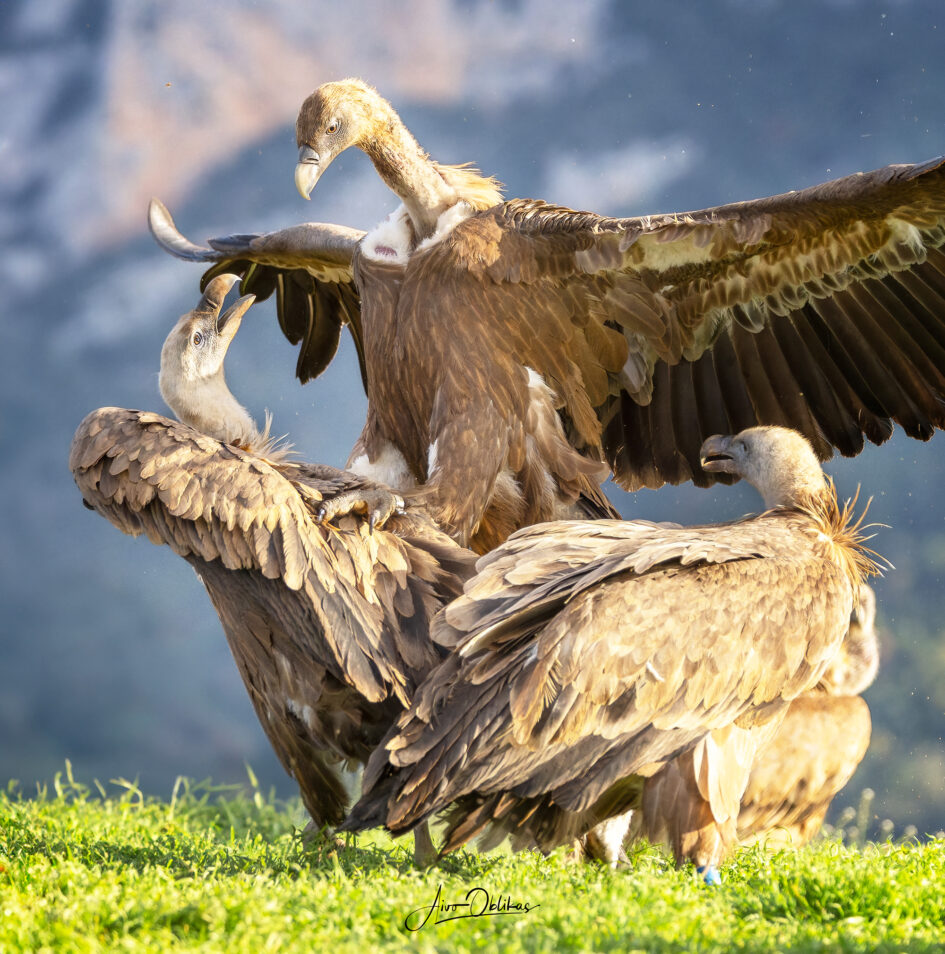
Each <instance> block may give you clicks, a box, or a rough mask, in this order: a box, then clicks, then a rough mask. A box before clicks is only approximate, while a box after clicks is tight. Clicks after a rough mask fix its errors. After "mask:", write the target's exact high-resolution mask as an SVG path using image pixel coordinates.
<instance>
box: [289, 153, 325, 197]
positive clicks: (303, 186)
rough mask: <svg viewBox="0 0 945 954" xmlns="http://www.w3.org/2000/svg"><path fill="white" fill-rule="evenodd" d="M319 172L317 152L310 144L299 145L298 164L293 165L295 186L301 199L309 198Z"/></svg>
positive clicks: (320, 171) (320, 168)
mask: <svg viewBox="0 0 945 954" xmlns="http://www.w3.org/2000/svg"><path fill="white" fill-rule="evenodd" d="M321 174H322V166H321V165H320V164H319V156H318V153H317V152H316V151H315V150H314V149H312V147H311V146H302V147H300V148H299V164H298V165H297V166H296V167H295V187H296V189H298V190H299V195H300V196H302V198H303V199H308V198H310V196H311V194H312V189H314V188H315V183H316V182H318V177H319V176H320V175H321Z"/></svg>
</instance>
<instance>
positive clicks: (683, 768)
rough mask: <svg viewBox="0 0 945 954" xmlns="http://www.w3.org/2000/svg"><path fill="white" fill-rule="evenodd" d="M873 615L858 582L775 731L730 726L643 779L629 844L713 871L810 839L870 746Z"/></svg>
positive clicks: (868, 593)
mask: <svg viewBox="0 0 945 954" xmlns="http://www.w3.org/2000/svg"><path fill="white" fill-rule="evenodd" d="M875 617H876V597H875V595H874V593H873V590H872V589H871V588H870V587H869V586H868V585H867V584H865V583H864V584H862V585H861V586H860V590H859V593H858V595H857V602H856V605H855V606H854V610H853V614H852V616H851V617H850V628H849V631H848V632H847V634H846V636H845V637H844V639H843V643H842V645H841V647H840V649H839V651H838V652H837V654H836V656H835V657H834V658H833V659H832V660H831V661H830V663H829V664H828V666H827V669H826V670H825V671H824V672H823V674H822V675H821V677H820V681H819V682H818V683H817V685H816V687H815V688H814V689H812V690H811V691H809V692H805V693H803V694H802V695H800V696H798V697H797V698H796V699H794V700H793V701H792V702H791V704H790V706H789V707H788V708H787V710H786V714H785V716H784V721H783V722H781V723H780V724H778V722H777V721H776V720H775V721H772V722H769V723H767V724H766V725H763V726H760V727H758V726H752V727H749V728H738V727H737V726H726V727H725V729H723V730H721V731H717V732H712V733H710V734H709V735H708V736H706V738H705V739H703V740H702V742H700V743H699V745H697V746H696V747H695V748H693V749H691V750H690V751H688V752H686V753H684V754H683V755H681V756H679V758H677V759H675V760H673V761H672V762H670V763H669V764H668V765H666V766H664V767H663V768H662V769H661V770H660V771H659V772H657V773H656V774H655V775H653V776H651V777H650V778H648V779H647V780H646V782H645V784H644V786H643V798H642V805H641V810H640V811H639V812H636V813H635V814H634V818H633V820H632V823H631V830H632V834H633V836H635V837H639V836H641V835H642V836H645V837H646V838H647V840H648V841H650V842H654V843H655V842H660V841H662V842H665V843H666V844H668V845H669V846H670V847H671V848H672V851H673V855H674V856H675V858H676V862H677V863H680V862H682V861H683V860H685V859H687V858H693V859H699V860H700V861H701V862H702V863H703V864H705V865H707V866H709V867H710V869H711V870H712V871H716V870H717V867H718V865H719V864H721V862H722V861H723V860H724V858H725V857H726V855H727V854H728V852H729V851H730V850H731V849H733V848H734V847H735V846H736V845H738V844H752V843H753V842H755V841H761V842H762V843H766V844H767V845H768V846H769V847H771V848H783V847H784V846H785V845H790V844H793V845H801V844H805V843H806V842H807V841H809V840H810V839H811V838H812V837H813V836H814V834H816V832H817V831H818V830H819V828H820V826H821V824H822V823H823V820H824V815H826V813H827V808H828V807H829V806H830V803H831V801H833V797H834V796H835V795H836V794H837V792H839V791H840V789H841V788H843V786H844V785H846V783H847V782H848V781H849V780H850V777H851V776H852V775H853V773H854V772H855V771H856V768H857V766H858V765H859V764H860V762H861V761H862V759H863V756H864V755H865V754H866V749H867V746H868V745H869V741H870V714H869V707H868V706H867V705H866V703H865V702H864V701H863V700H862V699H861V698H860V697H859V695H858V694H859V693H860V692H862V691H863V690H864V689H866V687H867V686H869V685H870V684H871V683H872V681H873V679H874V678H875V676H876V671H877V668H878V665H879V650H878V644H877V639H876V631H875V629H874V626H873V624H874V620H875ZM720 781H724V782H725V783H726V784H727V785H729V788H728V789H727V790H726V788H724V787H723V786H721V785H720V784H719V783H720ZM591 837H592V836H590V835H589V836H588V839H587V840H591Z"/></svg>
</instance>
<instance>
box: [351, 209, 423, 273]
mask: <svg viewBox="0 0 945 954" xmlns="http://www.w3.org/2000/svg"><path fill="white" fill-rule="evenodd" d="M412 240H413V229H412V228H411V227H410V219H409V218H408V216H407V209H406V208H405V207H404V206H403V205H400V206H398V207H397V208H396V209H394V211H393V212H391V214H390V215H388V216H387V218H386V219H384V221H383V222H381V224H380V225H378V226H375V227H374V229H372V230H371V231H370V232H368V234H367V235H365V236H364V238H363V239H361V254H362V255H363V256H364V257H365V258H369V259H372V260H373V261H375V262H387V263H388V264H390V265H406V264H407V260H408V259H409V258H410V243H411V241H412Z"/></svg>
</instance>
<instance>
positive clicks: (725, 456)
mask: <svg viewBox="0 0 945 954" xmlns="http://www.w3.org/2000/svg"><path fill="white" fill-rule="evenodd" d="M732 440H733V437H732V436H731V435H727V436H723V435H722V434H713V435H712V437H707V438H706V439H705V441H704V442H703V444H702V447H701V448H700V449H699V463H700V464H701V465H702V469H703V470H708V471H711V472H713V473H723V474H735V473H738V471H737V470H736V469H735V461H734V460H733V458H732V455H731V454H730V453H729V448H730V447H731V446H732Z"/></svg>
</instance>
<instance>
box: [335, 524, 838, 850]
mask: <svg viewBox="0 0 945 954" xmlns="http://www.w3.org/2000/svg"><path fill="white" fill-rule="evenodd" d="M798 519H802V518H798V517H789V516H785V515H783V514H781V515H770V516H768V517H762V518H759V519H758V520H756V521H752V522H746V523H744V524H737V525H732V526H727V527H715V528H672V527H658V526H655V525H652V524H649V525H639V524H630V525H629V526H628V527H627V530H626V533H627V540H626V541H624V540H622V539H621V532H622V531H621V527H622V526H624V525H621V524H620V523H619V522H617V521H603V522H602V523H603V524H604V525H605V526H604V527H597V528H595V530H593V531H592V530H591V528H590V525H582V524H578V525H577V527H576V529H575V525H573V524H568V523H564V524H557V525H555V524H550V525H546V527H545V528H544V530H543V531H542V532H543V533H545V534H547V538H548V539H547V547H545V546H534V547H532V548H530V549H527V548H524V547H523V548H522V550H521V551H520V552H519V553H517V554H515V555H514V556H510V558H509V559H505V558H504V555H500V556H498V557H497V556H494V555H491V554H490V555H489V556H487V557H484V558H483V559H482V560H481V561H480V563H479V569H478V573H477V576H476V577H475V578H474V579H473V580H472V581H471V582H470V584H468V587H467V590H466V592H465V594H464V595H463V596H462V597H460V599H458V600H456V601H454V603H452V604H451V605H450V607H448V609H447V610H446V611H445V613H444V614H443V615H441V616H440V617H438V620H437V623H436V625H435V633H436V637H437V639H439V640H440V641H441V642H443V643H444V645H448V646H452V647H455V650H454V652H453V653H451V654H450V656H448V657H447V659H446V660H445V661H444V662H443V663H442V664H441V665H440V666H439V667H438V668H437V669H436V670H434V671H433V673H431V674H430V676H429V677H428V678H427V679H426V680H425V682H424V683H423V685H422V686H421V687H420V688H419V689H418V691H417V695H416V698H415V700H414V703H413V705H412V707H411V709H410V710H409V711H408V712H407V713H405V714H404V716H403V717H402V718H401V719H400V721H399V723H398V725H397V726H396V727H395V729H393V730H392V731H391V733H389V734H388V737H387V739H386V741H385V743H384V744H382V745H381V746H379V747H378V749H377V750H376V752H375V753H374V755H373V756H372V757H371V760H370V762H369V764H368V769H367V772H366V774H365V781H364V788H365V793H366V794H365V796H364V798H362V801H361V802H360V803H359V804H358V805H357V806H355V808H354V809H353V810H352V815H351V821H350V822H349V824H351V826H352V827H359V826H361V825H364V826H367V825H370V824H372V823H373V824H376V823H382V822H383V823H386V824H387V825H388V826H389V827H390V828H391V829H392V830H395V831H396V830H403V829H405V828H409V827H411V826H412V825H413V824H416V822H417V821H419V820H421V819H422V818H424V817H426V816H427V815H429V814H430V813H431V812H433V811H436V810H439V809H441V808H443V807H445V806H446V805H448V804H449V803H450V802H452V801H455V800H456V799H458V798H462V797H465V796H468V795H470V794H471V793H475V794H477V796H479V797H481V798H484V799H485V801H484V802H482V803H481V805H482V806H485V809H484V814H483V818H484V820H483V822H482V824H483V825H484V824H486V823H487V822H489V821H496V820H498V819H499V817H500V816H501V815H502V813H503V812H511V811H514V810H515V809H516V808H517V807H518V804H519V803H520V802H521V800H529V799H548V800H550V802H551V803H553V805H554V806H556V807H557V808H558V809H562V810H564V811H567V812H584V811H587V810H589V809H592V808H593V807H594V806H595V804H596V803H598V804H599V801H598V800H599V799H602V798H604V799H606V798H607V793H608V790H609V789H610V788H611V787H612V786H615V785H618V784H619V783H620V782H621V781H622V780H624V779H626V778H627V777H628V776H631V775H635V774H636V775H648V774H652V773H653V772H654V771H656V769H657V768H658V767H659V765H660V764H661V763H663V762H665V761H667V760H669V759H671V758H674V757H675V756H676V755H677V754H679V753H680V752H681V751H684V750H685V749H686V748H688V747H691V746H692V745H694V744H695V743H696V742H698V741H699V739H701V738H702V737H703V736H705V734H706V733H707V732H710V731H712V730H713V729H720V728H723V727H725V726H728V725H730V724H731V723H733V722H735V723H736V724H739V725H741V724H743V723H744V724H745V725H751V724H753V723H754V722H755V721H759V720H760V721H762V722H764V721H766V720H767V719H768V718H772V717H774V716H776V715H777V713H778V712H779V711H781V710H782V709H783V708H784V706H785V705H786V700H788V699H790V698H792V697H794V696H796V695H797V694H798V693H800V692H802V691H804V690H805V689H806V688H808V687H809V686H810V685H812V684H813V682H814V681H816V679H817V677H818V675H819V673H820V671H822V669H823V667H824V666H825V665H826V663H827V661H828V660H829V658H830V657H831V655H832V654H833V653H835V652H836V650H837V646H838V645H839V642H840V639H841V638H842V635H843V633H844V632H845V630H846V624H847V621H848V619H849V613H850V608H851V605H852V586H851V584H850V582H849V579H847V578H845V577H844V576H843V575H842V571H840V570H838V569H837V568H836V567H835V566H833V565H832V564H830V563H829V562H828V561H825V560H824V559H822V558H821V557H819V556H817V555H816V554H815V553H814V552H813V550H812V549H811V547H812V544H811V542H810V541H811V540H812V538H811V537H810V536H809V535H808V534H806V533H804V532H802V531H801V530H799V529H798V526H797V525H796V523H794V522H792V521H796V520H798ZM539 532H540V531H539V529H538V528H536V529H535V530H530V531H525V532H524V533H523V534H522V535H519V537H517V538H512V540H511V541H510V544H511V545H512V546H513V547H514V545H515V544H516V543H517V542H521V540H522V537H523V536H525V535H528V534H531V535H533V536H536V537H537V535H538V534H539ZM572 532H573V533H574V539H575V541H576V544H575V546H574V547H573V548H572V549H570V550H569V547H568V542H567V541H568V538H569V535H570V534H571V533H572ZM592 532H593V534H594V536H593V547H592V549H593V551H595V552H596V557H595V558H593V559H592V560H591V561H590V562H589V563H588V564H587V566H586V567H584V568H583V570H582V569H581V568H580V567H579V566H578V564H579V562H580V557H579V556H578V555H577V550H578V549H580V546H581V543H580V536H581V535H582V534H583V533H588V534H590V533H592ZM628 541H629V542H628ZM641 541H643V542H641ZM502 550H504V547H503V548H500V554H501V551H502ZM562 554H563V556H562ZM602 565H603V566H607V567H609V569H608V570H604V569H602ZM546 567H549V568H550V569H549V570H548V573H549V576H550V577H551V578H553V579H556V581H557V582H556V583H555V584H554V586H553V587H549V586H547V585H546V584H545V582H544V578H543V577H541V576H540V575H539V574H541V573H542V572H544V568H546ZM584 574H586V579H582V576H583V575H584ZM585 584H586V585H585ZM506 587H508V588H509V590H510V591H511V592H510V595H509V597H508V599H507V600H506V599H505V597H504V596H503V592H502V591H503V590H504V589H505V588H506ZM551 588H554V590H555V592H554V594H552V593H551V592H550V589H551ZM531 597H533V598H534V604H533V603H532V599H531ZM760 620H766V621H767V623H766V625H765V626H763V627H762V626H759V625H758V623H759V621H760ZM626 807H628V806H625V805H614V806H611V808H612V809H613V810H615V811H619V810H624V809H625V808H626ZM467 830H468V829H467ZM473 833H474V832H473ZM447 844H448V845H449V846H451V847H452V846H455V842H453V841H450V840H448V841H447Z"/></svg>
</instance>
